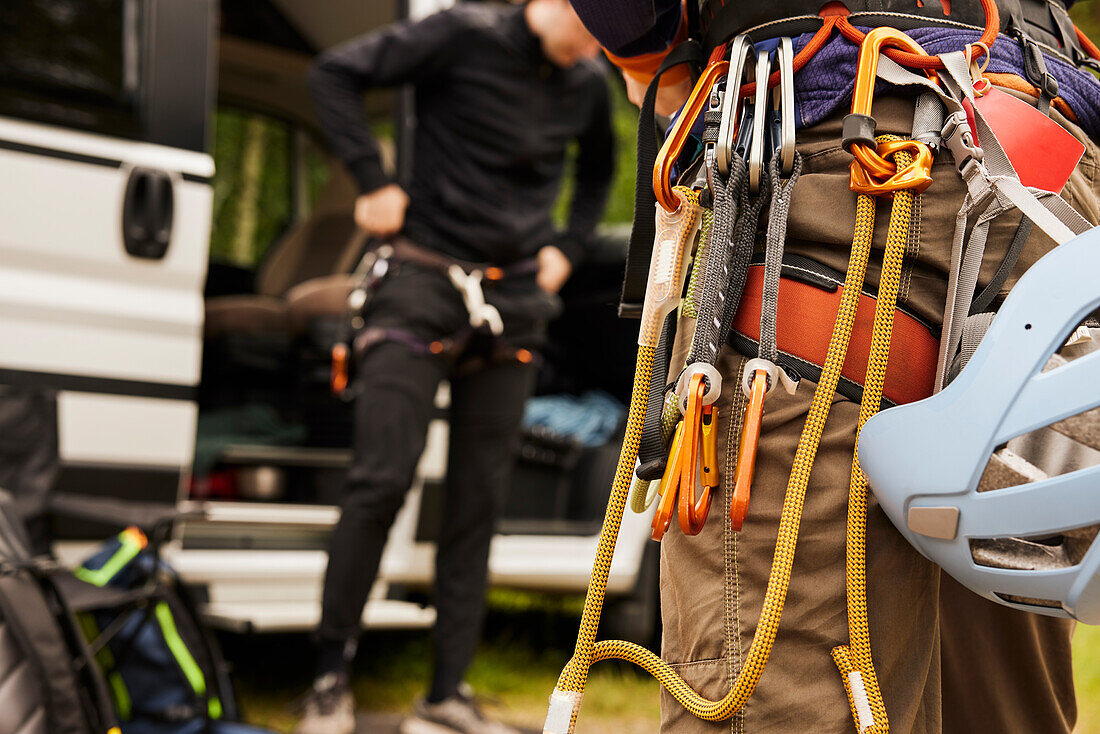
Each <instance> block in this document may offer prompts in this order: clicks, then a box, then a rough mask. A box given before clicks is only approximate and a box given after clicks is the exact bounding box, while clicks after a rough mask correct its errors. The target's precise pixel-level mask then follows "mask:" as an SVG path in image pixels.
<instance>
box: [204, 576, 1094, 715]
mask: <svg viewBox="0 0 1100 734" xmlns="http://www.w3.org/2000/svg"><path fill="white" fill-rule="evenodd" d="M582 602H583V600H582V599H581V598H580V597H577V596H565V597H551V596H540V595H533V594H524V593H518V592H505V591H494V592H492V593H491V595H490V607H491V611H490V614H489V618H488V620H487V624H486V630H487V631H486V636H485V637H486V639H485V642H484V644H483V645H482V646H481V649H480V650H479V652H478V656H477V660H476V661H475V663H474V666H473V668H472V669H471V671H470V674H469V677H468V680H469V682H470V684H471V685H472V686H473V687H474V689H475V690H477V691H478V692H480V693H483V694H486V695H487V696H488V697H489V698H488V701H487V703H486V708H487V710H489V711H490V712H491V713H492V714H493V715H494V716H496V717H499V718H500V719H502V720H504V721H508V722H509V723H512V724H515V725H518V726H524V727H530V728H534V729H538V728H541V725H542V720H543V717H544V716H545V715H546V702H547V697H548V696H549V694H550V691H551V690H552V689H553V687H554V683H555V682H556V680H557V677H558V674H559V673H560V672H561V668H562V666H563V665H564V664H565V662H566V661H567V660H568V658H569V656H570V654H571V653H572V644H573V636H574V635H575V634H576V620H577V615H578V614H579V612H580V607H581V605H582ZM223 642H224V645H225V648H226V654H227V657H229V658H230V659H231V660H232V661H233V663H234V666H235V673H236V678H237V681H238V692H239V693H240V698H241V700H242V707H243V708H244V709H245V711H244V713H245V715H246V717H247V719H248V720H249V721H251V722H252V723H255V724H259V725H263V726H268V727H270V728H272V729H275V730H276V731H279V732H289V731H290V730H291V728H292V727H293V725H294V721H295V715H294V712H293V707H292V702H293V701H294V700H295V699H296V698H298V697H299V696H301V695H302V693H303V692H304V691H305V690H306V688H307V687H308V686H309V682H310V677H311V673H312V668H313V652H312V648H311V645H310V642H309V639H308V637H307V636H306V635H268V636H257V637H251V638H249V637H238V636H227V637H226V638H224V641H223ZM430 660H431V643H430V637H429V634H428V633H427V632H426V631H425V632H372V633H368V634H367V635H365V636H364V638H363V642H362V645H361V648H360V652H359V658H358V661H357V663H356V668H355V675H354V680H353V686H354V689H355V696H356V700H357V701H359V702H360V704H361V705H362V706H364V707H366V708H369V709H370V710H372V711H377V712H383V713H403V712H407V711H408V710H409V708H410V707H411V705H412V703H413V701H414V700H415V699H416V698H417V697H418V696H421V695H423V693H424V691H425V689H426V688H427V686H428V683H429V677H430V673H431V663H430ZM1074 670H1075V677H1076V682H1077V705H1078V709H1079V718H1078V725H1077V729H1076V734H1100V627H1086V626H1084V625H1079V626H1078V627H1077V631H1076V634H1075V637H1074ZM659 720H660V712H659V708H658V686H657V684H656V682H655V681H653V680H652V679H651V678H649V677H648V676H646V675H645V674H644V673H641V672H639V671H638V670H637V669H635V668H633V667H632V666H628V665H625V664H622V665H620V664H617V663H600V664H599V665H597V666H596V667H594V668H593V669H592V672H591V675H590V676H589V682H588V685H587V688H586V692H585V697H584V716H583V718H582V719H581V722H580V724H579V726H578V730H579V732H580V733H581V734H585V733H587V734H604V733H607V734H610V733H611V732H655V731H657V727H658V722H659Z"/></svg>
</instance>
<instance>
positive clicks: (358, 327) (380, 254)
mask: <svg viewBox="0 0 1100 734" xmlns="http://www.w3.org/2000/svg"><path fill="white" fill-rule="evenodd" d="M402 263H411V264H413V265H416V266H419V267H422V268H426V269H429V270H435V271H437V272H439V273H441V274H442V275H444V276H446V277H447V279H448V280H449V281H450V283H451V284H452V285H453V286H454V287H455V289H456V290H457V291H458V293H459V295H460V296H461V297H462V302H463V305H464V306H465V307H466V311H467V313H468V314H469V325H468V326H467V327H465V328H462V329H460V330H459V331H457V332H455V333H454V334H450V335H448V336H445V337H441V338H439V339H434V340H425V339H423V338H422V337H420V336H418V335H417V334H414V333H413V332H412V331H409V330H408V329H402V328H398V327H375V326H367V323H366V319H365V314H366V312H367V308H368V306H369V304H370V301H371V299H372V298H373V296H374V294H375V293H376V292H377V290H378V288H379V287H380V286H381V284H382V282H383V281H384V280H385V278H386V277H387V276H388V275H389V274H391V273H392V272H393V270H394V268H395V267H398V266H400V265H401V264H402ZM537 270H538V263H537V262H536V261H535V259H533V258H531V259H527V260H520V261H518V262H516V263H513V264H511V265H508V266H506V267H498V266H493V265H484V264H477V263H468V262H465V261H461V260H457V259H455V258H451V257H448V256H446V255H444V254H442V253H439V252H435V251H433V250H429V249H426V248H423V247H420V246H419V245H416V244H414V243H412V242H410V241H409V240H406V239H404V238H397V239H395V240H394V241H392V242H387V243H384V244H381V245H378V246H377V247H373V248H371V249H368V250H367V252H366V253H364V255H363V257H362V259H361V260H360V261H359V264H358V265H357V266H356V268H355V271H354V272H353V273H352V275H353V277H356V278H357V283H356V286H355V287H354V288H353V289H352V290H351V291H350V293H349V294H348V297H347V300H346V302H345V304H346V318H345V321H344V325H343V332H342V334H341V335H340V338H338V339H337V340H336V343H335V344H334V345H333V347H332V352H331V356H332V362H331V368H330V380H329V383H330V389H331V391H332V393H333V395H336V396H339V397H350V392H349V387H350V386H351V382H352V380H353V378H354V367H355V365H356V363H357V362H358V360H357V359H356V358H355V357H356V356H360V357H361V356H362V355H363V354H365V353H366V352H367V351H368V350H370V349H372V348H373V347H375V346H377V345H379V344H381V343H383V342H396V343H398V344H403V345H404V346H406V347H407V348H408V349H409V350H410V351H411V352H412V353H413V354H417V355H420V356H441V355H452V354H458V353H460V352H462V351H463V350H464V349H465V348H466V346H467V345H468V344H469V343H470V340H471V339H472V338H473V337H474V335H475V334H476V333H478V332H485V333H487V334H489V335H490V336H492V337H494V341H493V345H492V349H491V353H490V354H489V355H488V356H489V358H490V360H491V361H494V362H508V361H517V362H520V363H522V364H529V363H533V362H537V361H538V355H536V354H534V353H533V352H531V351H530V350H527V349H522V348H521V349H517V348H514V347H513V346H511V345H510V344H508V342H507V340H505V339H502V338H501V336H502V334H503V333H504V321H503V318H502V317H501V314H500V311H499V310H498V308H497V307H496V306H494V305H493V304H490V303H488V302H486V300H485V291H484V284H486V283H489V284H497V283H500V282H502V281H505V280H507V279H509V278H515V277H522V276H530V275H533V274H535V273H536V272H537ZM549 316H550V314H547V317H549Z"/></svg>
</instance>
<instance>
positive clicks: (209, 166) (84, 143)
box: [0, 117, 214, 178]
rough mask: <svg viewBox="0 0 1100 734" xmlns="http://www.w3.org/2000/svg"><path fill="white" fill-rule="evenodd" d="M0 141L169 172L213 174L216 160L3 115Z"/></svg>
mask: <svg viewBox="0 0 1100 734" xmlns="http://www.w3.org/2000/svg"><path fill="white" fill-rule="evenodd" d="M0 140H10V141H16V142H18V143H20V144H22V145H30V146H38V147H41V148H47V149H50V150H59V151H65V152H67V153H73V154H76V155H81V156H93V157H96V158H106V159H109V160H119V161H126V162H127V163H129V164H131V165H134V166H147V167H149V168H163V169H164V170H166V171H179V172H180V173H186V174H190V175H193V176H201V177H202V178H210V177H211V176H213V175H214V159H213V158H211V157H210V156H209V155H206V154H205V153H196V152H194V151H190V150H182V149H180V148H169V147H167V146H164V145H155V144H153V143H141V142H134V141H130V140H126V139H123V138H112V137H108V136H106V135H96V134H95V133H86V132H81V131H79V130H71V129H69V128H64V127H58V126H55V125H43V124H39V123H34V122H22V121H20V120H15V119H12V118H10V117H0Z"/></svg>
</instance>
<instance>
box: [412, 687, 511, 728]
mask: <svg viewBox="0 0 1100 734" xmlns="http://www.w3.org/2000/svg"><path fill="white" fill-rule="evenodd" d="M455 732H461V734H520V732H519V730H518V729H513V728H512V727H510V726H508V725H506V724H502V723H500V722H499V721H490V720H489V719H487V718H485V715H484V714H483V713H481V710H480V709H479V708H478V707H477V704H476V703H474V699H473V696H471V695H469V694H468V693H467V692H466V691H460V692H459V693H458V694H456V695H454V696H451V697H450V698H448V699H447V700H445V701H440V702H439V703H428V702H427V701H424V700H420V701H417V702H416V703H415V704H413V715H412V716H411V717H410V718H408V719H405V721H403V722H402V723H401V734H455Z"/></svg>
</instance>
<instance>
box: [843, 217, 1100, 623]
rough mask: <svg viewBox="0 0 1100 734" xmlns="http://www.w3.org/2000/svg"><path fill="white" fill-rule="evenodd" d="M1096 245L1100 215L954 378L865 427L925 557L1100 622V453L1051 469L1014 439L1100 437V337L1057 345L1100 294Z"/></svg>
mask: <svg viewBox="0 0 1100 734" xmlns="http://www.w3.org/2000/svg"><path fill="white" fill-rule="evenodd" d="M1098 253H1100V227H1098V228H1096V229H1092V230H1089V231H1088V232H1086V233H1084V234H1082V235H1080V236H1078V237H1076V238H1075V239H1073V240H1070V241H1069V242H1067V243H1065V244H1064V245H1061V246H1060V247H1057V248H1055V249H1054V250H1053V251H1051V252H1050V253H1048V254H1047V255H1046V256H1045V257H1043V258H1042V259H1041V260H1039V261H1038V262H1037V263H1035V265H1033V266H1032V267H1031V268H1030V269H1029V270H1028V271H1027V272H1026V273H1025V274H1024V276H1023V278H1021V279H1020V281H1019V283H1018V284H1017V285H1016V287H1015V288H1013V289H1012V292H1011V293H1010V295H1009V296H1008V298H1007V299H1006V300H1005V302H1004V305H1003V306H1002V307H1001V309H1000V311H999V313H998V314H997V316H996V318H995V319H994V320H993V323H992V325H991V326H990V328H989V330H988V332H987V333H986V335H985V337H984V338H983V339H982V340H981V343H980V345H979V346H978V348H977V350H976V351H975V352H974V354H973V356H972V357H971V358H970V360H969V362H968V363H967V364H966V366H965V367H964V368H963V369H962V371H961V372H959V374H958V376H957V377H956V378H955V379H954V380H953V381H952V382H951V383H950V384H949V385H948V386H947V387H946V388H944V390H943V391H941V392H940V393H938V394H936V395H934V396H932V397H930V398H927V399H925V400H921V401H919V402H916V403H910V404H908V405H902V406H899V407H896V408H891V409H889V410H886V411H883V412H881V413H879V414H878V415H876V416H874V417H873V418H871V419H870V421H868V422H867V424H866V425H865V426H864V428H863V430H862V432H861V434H860V438H859V460H860V465H861V466H862V468H863V471H864V473H865V474H866V476H867V479H868V481H869V482H870V485H871V488H872V490H873V491H874V493H875V496H876V497H877V498H878V501H879V504H880V505H881V506H882V508H883V510H885V512H886V514H887V515H888V516H889V517H890V519H891V521H893V523H894V525H896V526H897V528H898V530H900V531H901V533H902V534H903V535H904V536H905V537H906V538H907V539H908V540H909V542H910V543H912V544H913V545H914V546H915V547H916V548H917V550H919V551H920V552H921V553H922V554H923V555H924V556H925V557H926V558H928V559H929V560H931V561H933V562H934V563H936V564H938V565H939V566H941V567H942V568H943V569H944V570H945V571H947V573H949V574H950V575H951V576H952V577H954V578H955V579H956V580H958V581H959V582H960V583H962V584H963V585H964V586H966V587H968V588H969V589H970V590H972V591H974V592H976V593H977V594H979V595H981V596H983V597H985V598H987V599H990V600H992V601H996V602H999V603H1001V604H1005V605H1007V606H1010V607H1013V608H1015V609H1021V610H1026V611H1032V612H1038V613H1041V614H1048V615H1051V616H1058V617H1072V618H1074V619H1077V620H1079V621H1081V622H1085V623H1088V624H1100V542H1097V541H1096V535H1097V528H1098V527H1100V465H1093V466H1086V467H1085V468H1076V470H1073V471H1070V472H1068V473H1064V474H1061V475H1050V474H1047V473H1045V472H1043V471H1041V470H1039V469H1038V468H1037V467H1036V466H1034V465H1032V464H1030V463H1029V462H1027V461H1023V460H1022V459H1021V458H1020V457H1019V456H1017V455H1015V454H1013V453H1012V452H1011V451H1007V450H1006V448H1005V447H1006V445H1009V446H1011V445H1012V444H1009V442H1010V441H1012V440H1013V439H1019V437H1026V436H1028V435H1031V436H1034V435H1036V434H1034V433H1032V432H1035V431H1038V430H1039V429H1044V428H1046V427H1051V426H1052V427H1053V428H1054V429H1055V430H1062V432H1063V433H1066V431H1065V428H1066V426H1067V425H1069V426H1070V427H1074V426H1075V427H1076V428H1077V429H1078V432H1079V433H1080V432H1082V431H1080V429H1081V428H1082V426H1083V427H1084V430H1083V433H1084V434H1091V435H1087V436H1086V441H1087V442H1088V443H1090V444H1093V448H1097V446H1096V434H1097V433H1098V431H1097V428H1096V426H1097V425H1100V419H1095V418H1096V415H1097V413H1100V411H1097V412H1094V413H1091V414H1089V413H1088V411H1090V410H1092V409H1094V408H1096V407H1097V406H1100V350H1096V351H1092V352H1091V353H1089V354H1087V355H1085V356H1082V357H1080V358H1077V359H1074V360H1073V361H1068V362H1067V361H1066V360H1064V359H1059V358H1057V357H1055V356H1054V355H1055V354H1056V352H1058V350H1059V349H1060V348H1061V347H1062V346H1063V344H1065V343H1066V339H1067V336H1068V335H1070V334H1071V333H1072V332H1074V330H1075V328H1076V327H1077V326H1078V325H1079V324H1081V323H1082V321H1083V320H1084V319H1085V318H1086V317H1087V316H1088V315H1089V314H1090V313H1092V312H1093V311H1094V310H1095V309H1096V308H1097V307H1098V306H1100V282H1098V281H1097V276H1096V262H1097V254H1098ZM1094 419H1095V420H1094ZM1075 421H1076V423H1074V422H1075ZM1069 433H1070V434H1072V433H1073V432H1072V431H1069ZM1071 468H1074V467H1071Z"/></svg>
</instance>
